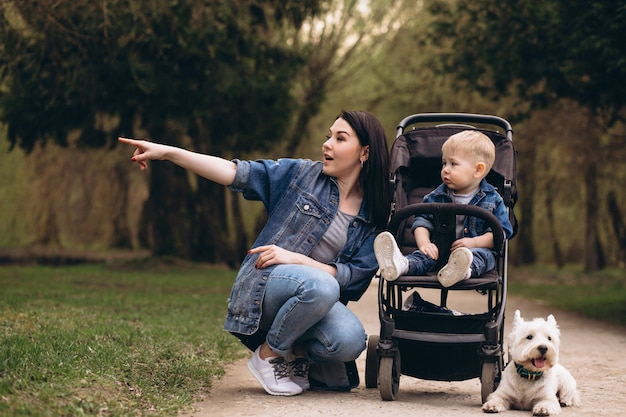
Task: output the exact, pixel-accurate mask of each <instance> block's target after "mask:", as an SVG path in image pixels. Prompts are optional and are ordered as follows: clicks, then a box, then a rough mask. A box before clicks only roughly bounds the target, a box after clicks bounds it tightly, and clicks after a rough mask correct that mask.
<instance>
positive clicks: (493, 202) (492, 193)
mask: <svg viewBox="0 0 626 417" xmlns="http://www.w3.org/2000/svg"><path fill="white" fill-rule="evenodd" d="M448 192H449V189H448V187H447V186H446V185H445V184H441V185H439V187H437V188H435V189H434V190H433V191H431V192H430V193H428V194H426V195H425V196H424V199H423V200H422V202H423V203H451V202H452V199H451V198H450V196H449V195H448ZM469 204H470V205H474V206H478V207H482V208H484V209H485V210H488V211H490V212H491V213H493V215H494V216H496V218H497V219H498V221H499V222H500V224H501V225H502V230H503V231H504V237H505V238H506V239H508V238H510V237H511V235H512V234H513V227H512V226H511V222H510V220H509V212H508V209H507V207H506V205H505V204H504V200H502V197H501V196H500V194H498V192H497V191H496V189H495V188H494V187H493V186H492V185H491V184H489V183H488V182H487V181H486V180H484V179H483V180H482V181H481V182H480V185H479V190H478V192H477V193H476V195H475V196H474V197H473V198H472V200H471V201H470V202H469ZM431 219H432V215H429V214H424V215H421V216H418V217H416V218H415V220H414V221H413V226H412V227H411V231H412V232H414V231H415V229H416V228H418V227H425V228H427V229H428V230H429V231H430V232H431V233H433V231H434V227H433V224H432V220H431ZM488 231H489V228H488V227H487V225H486V224H485V221H484V220H483V219H479V218H477V217H472V216H466V217H465V224H464V226H463V235H464V237H476V236H480V235H482V234H485V233H486V232H488Z"/></svg>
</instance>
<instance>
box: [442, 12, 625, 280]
mask: <svg viewBox="0 0 626 417" xmlns="http://www.w3.org/2000/svg"><path fill="white" fill-rule="evenodd" d="M431 11H432V13H433V14H434V15H435V16H436V23H435V26H434V30H435V33H436V34H437V35H438V36H439V37H440V39H441V40H442V41H443V42H447V43H448V45H449V49H448V54H447V55H446V56H445V57H444V60H443V62H444V67H445V69H446V70H447V71H449V72H454V73H455V74H456V76H457V77H458V78H459V79H460V80H462V81H464V82H465V83H466V84H465V85H466V86H468V87H470V88H473V89H477V90H478V91H480V92H481V93H483V94H484V95H486V96H487V97H490V98H494V99H498V98H500V97H501V96H502V95H513V96H515V97H518V98H519V99H520V106H519V109H518V113H519V114H518V116H525V115H528V114H529V112H530V111H531V110H534V109H538V108H543V107H546V106H548V105H550V104H552V103H555V102H556V101H558V100H561V99H569V100H572V101H574V102H576V103H578V104H579V105H580V106H582V107H584V108H586V109H588V110H589V112H590V114H591V118H590V124H589V126H588V131H589V134H590V140H587V141H586V142H585V143H580V144H578V146H579V147H580V151H581V152H582V154H583V155H586V156H587V157H586V158H585V159H584V164H585V166H583V167H581V170H582V171H583V172H584V173H585V175H584V178H585V183H584V184H583V187H584V190H585V193H586V197H585V201H586V207H585V209H586V214H585V215H584V216H583V217H584V221H585V224H586V227H587V232H586V233H585V236H584V238H583V240H584V242H585V245H586V246H585V249H584V254H585V261H584V263H585V267H586V269H597V268H599V267H601V266H602V250H601V245H600V238H599V235H598V227H597V222H598V221H599V219H598V213H599V211H598V203H599V200H598V196H597V194H595V193H596V192H597V179H598V176H599V175H600V173H601V169H600V161H602V160H603V158H604V155H603V153H605V152H609V151H610V149H614V147H613V146H614V145H615V143H611V144H610V146H607V143H606V142H607V141H606V140H605V139H604V138H603V136H604V132H606V130H607V129H608V128H610V127H611V126H613V125H614V124H615V123H617V122H619V121H620V119H621V117H620V116H621V114H622V113H621V112H622V111H623V109H624V104H625V103H624V100H625V93H626V82H625V81H626V60H624V56H626V42H624V35H623V28H624V27H625V25H626V0H616V1H612V2H603V1H592V2H589V1H581V0H574V1H564V0H547V1H520V0H516V1H507V2H502V1H496V0H476V1H458V2H455V3H454V7H448V6H446V3H444V2H434V3H433V5H432V7H431Z"/></svg>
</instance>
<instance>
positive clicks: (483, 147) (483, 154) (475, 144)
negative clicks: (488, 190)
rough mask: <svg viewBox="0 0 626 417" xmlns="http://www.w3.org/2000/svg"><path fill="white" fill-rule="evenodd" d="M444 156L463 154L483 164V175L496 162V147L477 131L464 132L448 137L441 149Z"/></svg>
mask: <svg viewBox="0 0 626 417" xmlns="http://www.w3.org/2000/svg"><path fill="white" fill-rule="evenodd" d="M441 150H442V152H444V153H446V154H463V155H467V156H469V157H471V158H473V159H474V160H475V162H484V163H485V175H487V174H488V173H489V170H491V167H492V166H493V163H494V161H495V160H496V147H495V145H494V144H493V142H492V141H491V139H489V138H488V137H487V135H485V134H484V133H481V132H479V131H477V130H464V131H462V132H459V133H455V134H454V135H452V136H450V137H449V138H448V140H446V141H445V142H444V143H443V146H442V147H441Z"/></svg>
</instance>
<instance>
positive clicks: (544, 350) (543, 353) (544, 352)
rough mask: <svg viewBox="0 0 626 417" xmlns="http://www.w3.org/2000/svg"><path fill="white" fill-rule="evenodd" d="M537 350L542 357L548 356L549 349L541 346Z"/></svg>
mask: <svg viewBox="0 0 626 417" xmlns="http://www.w3.org/2000/svg"><path fill="white" fill-rule="evenodd" d="M537 350H538V351H539V353H541V354H542V355H545V354H546V352H547V351H548V348H547V347H546V346H543V345H541V346H538V347H537Z"/></svg>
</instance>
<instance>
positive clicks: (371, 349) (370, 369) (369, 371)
mask: <svg viewBox="0 0 626 417" xmlns="http://www.w3.org/2000/svg"><path fill="white" fill-rule="evenodd" d="M379 341H380V336H378V335H371V336H370V337H369V338H368V340H367V356H366V357H365V386H366V387H367V388H376V387H377V386H378V353H377V352H376V348H377V347H378V342H379Z"/></svg>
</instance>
